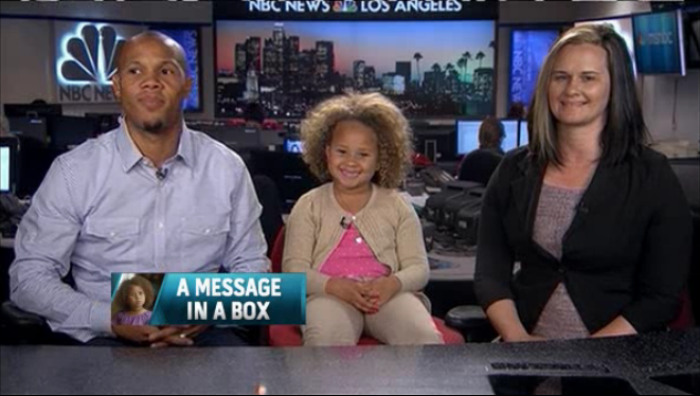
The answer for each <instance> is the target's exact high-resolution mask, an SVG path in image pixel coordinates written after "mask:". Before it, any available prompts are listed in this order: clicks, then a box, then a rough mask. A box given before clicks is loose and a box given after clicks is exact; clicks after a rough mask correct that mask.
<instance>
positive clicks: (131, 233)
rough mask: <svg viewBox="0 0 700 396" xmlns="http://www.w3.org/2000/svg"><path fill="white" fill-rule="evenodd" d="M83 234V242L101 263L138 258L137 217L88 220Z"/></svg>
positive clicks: (139, 229)
mask: <svg viewBox="0 0 700 396" xmlns="http://www.w3.org/2000/svg"><path fill="white" fill-rule="evenodd" d="M84 233H85V236H84V242H86V243H87V244H88V245H89V246H90V250H91V251H92V252H91V253H92V254H93V255H95V256H97V257H99V258H100V261H102V262H110V263H116V262H124V261H132V260H134V259H135V258H136V257H138V255H137V251H138V243H139V241H140V239H141V238H140V237H139V236H140V234H141V219H139V218H138V217H118V218H100V219H88V220H87V221H86V224H85V231H84Z"/></svg>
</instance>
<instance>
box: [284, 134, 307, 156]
mask: <svg viewBox="0 0 700 396" xmlns="http://www.w3.org/2000/svg"><path fill="white" fill-rule="evenodd" d="M303 151H304V143H303V142H302V141H301V139H290V138H286V139H284V152H285V153H295V154H301V153H302V152H303Z"/></svg>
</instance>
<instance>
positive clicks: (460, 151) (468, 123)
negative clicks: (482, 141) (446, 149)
mask: <svg viewBox="0 0 700 396" xmlns="http://www.w3.org/2000/svg"><path fill="white" fill-rule="evenodd" d="M480 127H481V120H458V121H457V155H464V154H469V153H470V152H472V151H474V150H476V149H478V148H479V128H480Z"/></svg>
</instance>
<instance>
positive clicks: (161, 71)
mask: <svg viewBox="0 0 700 396" xmlns="http://www.w3.org/2000/svg"><path fill="white" fill-rule="evenodd" d="M190 87H191V80H190V78H189V77H188V76H187V73H186V62H185V54H184V51H183V50H182V48H181V47H180V46H179V45H178V44H177V43H176V42H175V41H173V40H171V39H170V38H168V37H167V36H164V35H162V34H160V33H156V32H146V33H142V34H139V35H137V36H135V37H133V38H131V39H129V40H128V41H127V42H126V43H125V45H124V46H123V48H122V49H121V51H120V53H119V59H118V72H117V73H116V74H115V75H114V77H113V90H114V94H115V96H116V98H117V99H118V100H119V101H120V103H121V107H122V111H123V114H124V121H123V122H122V123H121V125H120V127H119V128H118V129H116V130H114V131H111V132H109V133H106V134H104V135H102V136H100V137H99V138H98V139H94V140H91V141H88V142H86V143H84V144H83V145H81V146H79V147H77V148H75V149H74V150H72V151H70V152H69V153H67V154H64V155H62V156H61V157H59V158H58V159H57V160H56V161H55V162H54V163H53V165H52V166H51V169H50V170H49V172H48V174H47V176H46V178H45V180H44V182H43V183H42V185H41V187H40V188H39V190H38V191H37V193H36V195H35V196H34V199H33V202H32V206H31V207H30V209H29V211H28V213H27V214H26V215H25V217H24V219H23V220H22V223H21V225H20V228H19V231H18V234H17V239H16V247H15V248H16V260H15V262H14V263H13V264H12V267H11V268H10V283H11V299H12V301H13V302H14V303H15V304H17V305H18V306H19V307H20V308H22V309H24V310H26V311H29V312H33V313H36V314H39V315H41V316H43V317H45V318H46V319H47V321H48V324H49V325H50V326H51V328H52V329H53V330H54V331H56V332H60V333H65V334H68V335H69V336H71V337H73V338H74V339H76V340H78V341H79V342H81V343H88V344H90V345H125V344H126V345H133V344H139V345H150V346H168V345H192V344H197V345H240V344H243V341H242V340H241V339H240V338H239V337H238V336H237V335H236V334H234V333H233V332H232V331H230V330H227V329H218V328H205V327H201V326H190V327H185V328H182V327H164V328H155V327H150V326H119V325H114V326H112V325H111V321H110V316H111V314H110V297H111V295H110V291H111V290H110V286H111V282H110V273H112V272H123V273H138V272H141V273H143V272H216V271H218V270H220V269H222V268H223V269H224V270H226V271H229V272H267V271H268V268H269V262H268V260H267V258H266V250H267V247H266V244H265V240H264V238H263V233H262V231H261V228H260V223H259V221H258V218H259V216H260V212H261V207H260V204H259V203H258V200H257V197H256V196H255V192H254V190H253V184H252V182H251V179H250V176H249V175H248V171H247V170H246V167H245V165H244V164H243V162H242V161H241V159H240V158H239V157H238V156H237V155H236V154H235V153H234V152H232V151H231V150H228V149H227V148H226V147H225V146H223V145H221V144H219V143H217V142H215V141H214V140H212V139H210V138H209V137H207V136H206V135H204V134H202V133H199V132H194V131H191V130H189V129H188V128H187V127H186V126H185V124H184V122H183V115H182V101H183V100H184V98H186V97H187V94H188V93H189V90H190ZM69 273H72V277H73V279H74V281H75V287H71V286H69V285H67V284H66V283H64V282H63V281H62V279H61V278H64V277H66V276H67V275H68V274H69Z"/></svg>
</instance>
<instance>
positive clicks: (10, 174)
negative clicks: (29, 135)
mask: <svg viewBox="0 0 700 396" xmlns="http://www.w3.org/2000/svg"><path fill="white" fill-rule="evenodd" d="M17 163H18V161H17V139H15V138H0V193H2V194H9V193H14V192H15V190H16V184H17V174H18V173H17V172H18V169H17Z"/></svg>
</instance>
